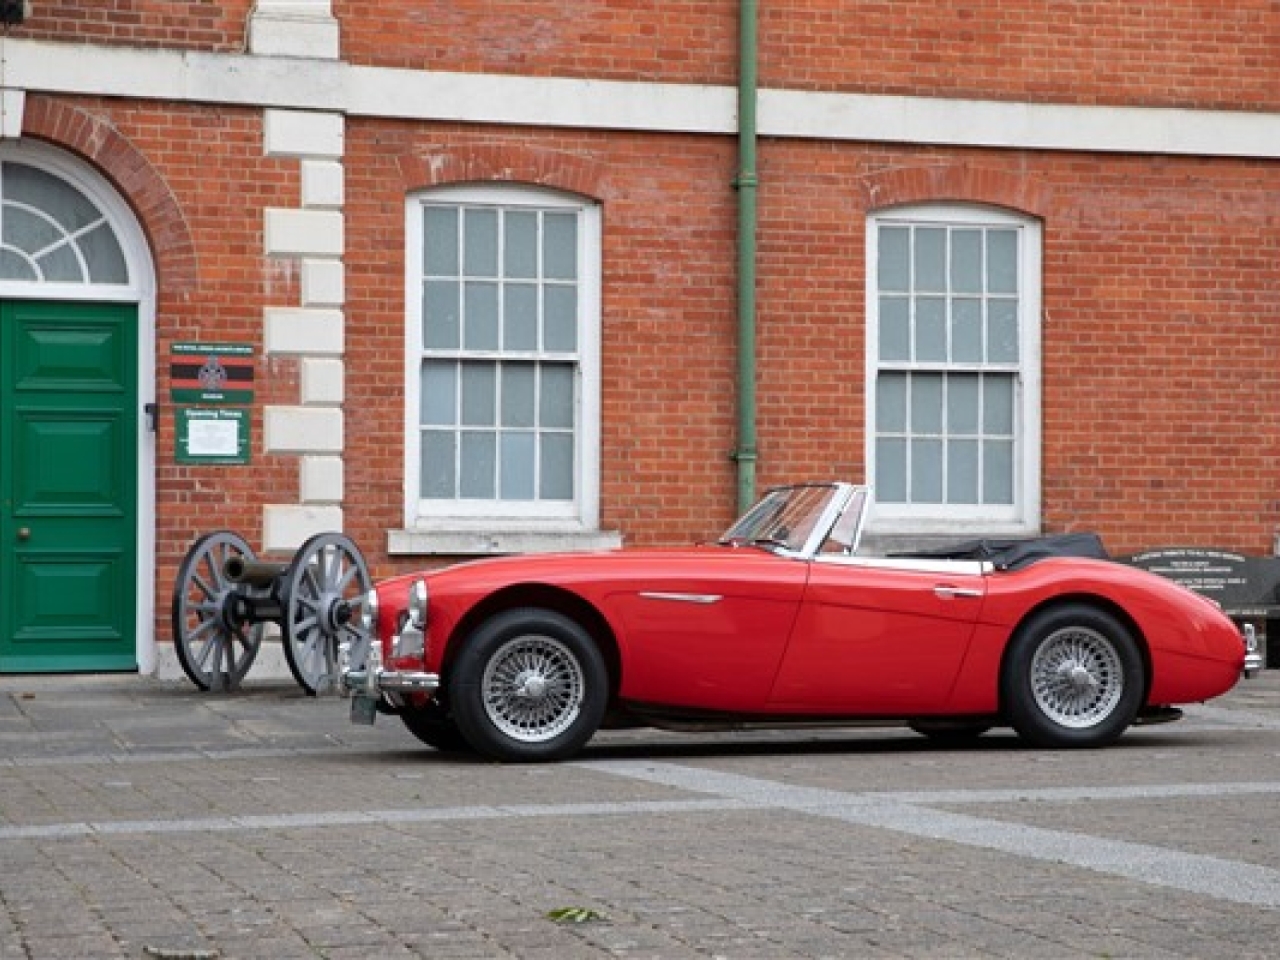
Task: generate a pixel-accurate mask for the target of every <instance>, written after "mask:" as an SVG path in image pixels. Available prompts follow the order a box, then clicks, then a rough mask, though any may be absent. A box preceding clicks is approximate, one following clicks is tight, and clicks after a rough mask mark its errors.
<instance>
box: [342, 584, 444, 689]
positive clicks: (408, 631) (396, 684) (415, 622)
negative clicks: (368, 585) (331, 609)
mask: <svg viewBox="0 0 1280 960" xmlns="http://www.w3.org/2000/svg"><path fill="white" fill-rule="evenodd" d="M407 614H408V615H407V616H406V617H404V618H403V623H402V624H401V626H400V631H399V632H398V633H397V634H396V635H395V636H394V637H392V641H391V650H392V653H393V654H394V655H395V656H397V657H405V656H413V657H421V656H422V655H423V653H424V652H425V650H426V623H427V588H426V584H425V583H424V582H423V581H421V580H416V581H414V583H413V586H412V587H411V588H410V591H409V609H408V611H407ZM377 624H378V596H377V591H376V590H370V591H369V593H368V594H367V595H366V596H365V600H364V604H363V606H362V608H361V613H360V627H361V630H360V636H359V638H358V639H356V640H352V641H346V642H344V643H342V644H340V645H339V647H338V667H339V672H338V676H339V684H338V687H339V689H340V690H341V692H342V693H343V694H344V695H346V694H355V695H356V696H357V697H368V698H370V699H374V700H376V699H380V698H381V696H382V694H384V693H390V694H403V693H433V692H435V691H436V690H438V689H439V688H440V675H439V674H435V673H427V672H425V671H417V670H388V669H386V668H385V667H384V666H383V665H382V643H381V642H380V641H379V640H378V629H377Z"/></svg>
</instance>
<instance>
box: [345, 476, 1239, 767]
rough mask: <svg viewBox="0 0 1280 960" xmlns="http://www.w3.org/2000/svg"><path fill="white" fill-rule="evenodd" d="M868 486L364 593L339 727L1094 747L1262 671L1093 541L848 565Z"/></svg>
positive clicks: (854, 560)
mask: <svg viewBox="0 0 1280 960" xmlns="http://www.w3.org/2000/svg"><path fill="white" fill-rule="evenodd" d="M870 501H871V494H870V491H869V489H868V488H866V487H861V486H854V485H851V484H845V483H822V484H803V485H798V486H789V487H783V488H778V489H774V490H771V491H769V492H768V493H767V494H766V495H765V496H764V497H763V499H762V500H761V501H760V503H758V504H757V505H756V506H755V507H753V508H752V509H751V510H750V511H749V512H748V513H747V514H746V515H745V516H743V517H742V519H740V520H739V521H738V522H737V523H735V524H734V525H733V526H732V527H731V528H730V529H729V530H728V532H727V533H726V534H725V535H724V537H723V538H722V539H721V540H719V541H718V542H717V543H714V544H707V545H703V546H698V547H694V548H691V549H678V550H617V551H610V552H597V553H576V554H556V555H537V556H520V557H507V558H501V559H493V560H481V561H476V562H472V563H464V564H460V565H458V566H454V567H449V568H446V569H443V570H437V571H433V572H429V573H421V574H413V575H408V576H402V577H396V578H394V579H391V580H387V581H385V582H382V583H380V584H378V585H377V586H376V588H375V589H374V590H373V591H371V592H370V594H369V595H368V596H367V597H366V598H365V599H364V601H363V603H362V604H361V613H360V616H361V621H362V625H363V629H362V630H360V631H356V633H355V636H356V639H355V640H353V641H349V642H347V643H344V645H343V649H342V651H341V658H342V680H341V685H342V687H343V689H344V690H345V691H346V692H349V693H350V694H352V696H353V701H352V704H351V710H352V719H353V720H356V721H357V722H364V723H372V722H373V720H374V717H375V714H376V713H378V712H381V713H388V714H394V715H397V716H399V717H400V719H401V720H402V721H403V722H404V724H405V725H406V726H407V727H408V728H409V730H410V731H412V732H413V733H414V734H415V735H416V736H417V737H418V738H419V739H421V740H422V741H424V742H425V743H427V744H430V745H431V746H434V747H437V748H439V749H443V750H474V751H477V752H479V753H481V754H484V755H487V756H489V757H493V758H497V759H499V760H508V761H539V760H558V759H562V758H565V757H568V756H570V755H572V754H573V753H575V752H576V751H577V750H579V749H580V748H581V747H582V746H583V745H584V744H585V743H586V742H587V741H588V740H589V739H590V738H591V736H592V735H593V734H594V733H595V732H596V730H598V729H601V728H607V727H621V726H637V725H647V726H654V727H659V728H672V729H691V728H693V729H699V730H707V729H717V728H721V729H731V728H734V727H737V726H744V725H761V724H768V725H773V726H781V725H785V724H788V723H792V724H801V723H802V724H806V725H812V724H814V723H831V724H840V725H854V724H857V725H889V724H895V725H908V726H910V727H911V728H913V729H915V730H917V731H919V732H920V733H922V734H925V735H928V736H932V737H938V738H949V739H956V738H965V737H972V736H977V735H979V734H981V733H982V732H984V731H986V730H988V729H990V728H992V727H995V726H1012V727H1013V728H1014V729H1015V730H1016V731H1017V732H1018V734H1019V735H1020V736H1021V737H1022V738H1023V739H1024V740H1025V741H1027V742H1029V743H1031V744H1034V745H1036V746H1041V747H1096V746H1101V745H1104V744H1107V743H1110V742H1112V741H1114V740H1115V739H1116V738H1117V737H1119V736H1120V735H1121V734H1122V733H1123V732H1124V731H1125V730H1126V729H1127V728H1128V727H1129V726H1130V725H1131V724H1134V723H1144V722H1148V723H1149V722H1158V721H1164V720H1172V719H1176V718H1177V717H1178V716H1180V712H1179V711H1178V710H1177V709H1176V705H1177V704H1183V703H1191V702H1199V701H1203V700H1206V699H1209V698H1210V697H1215V696H1218V695H1219V694H1222V693H1224V692H1226V691H1227V690H1230V689H1231V688H1232V687H1233V686H1234V685H1235V683H1236V682H1237V681H1238V680H1239V678H1240V676H1241V675H1242V674H1245V675H1252V674H1253V673H1255V672H1257V671H1258V670H1260V669H1261V668H1262V660H1263V658H1262V654H1260V653H1259V652H1258V650H1257V649H1256V644H1255V642H1254V638H1253V637H1252V635H1247V636H1246V635H1242V633H1241V631H1240V629H1238V628H1237V627H1236V626H1235V625H1234V624H1233V623H1232V621H1231V620H1230V619H1228V618H1227V617H1226V616H1225V615H1224V614H1223V613H1222V611H1221V610H1220V609H1219V608H1218V606H1217V605H1216V604H1215V603H1214V602H1213V601H1211V600H1208V599H1205V598H1203V597H1201V596H1198V595H1197V594H1195V593H1192V592H1191V591H1190V590H1187V589H1185V588H1183V587H1181V586H1179V585H1178V584H1175V583H1173V582H1172V581H1170V580H1166V579H1163V578H1161V577H1158V576H1155V575H1153V574H1149V573H1146V572H1144V571H1141V570H1137V569H1134V568H1132V567H1128V566H1124V565H1121V564H1118V563H1112V562H1110V561H1108V560H1106V559H1102V558H1103V557H1105V554H1104V553H1102V552H1101V545H1100V543H1099V542H1098V541H1097V538H1096V537H1091V536H1089V535H1084V536H1066V537H1058V538H1052V537H1051V538H1041V539H1036V540H1028V541H1016V542H1006V543H995V544H993V543H984V542H979V543H976V544H970V545H968V546H965V547H960V548H957V549H955V550H950V551H939V552H934V553H931V554H928V555H917V556H889V557H881V556H863V555H861V554H860V553H859V552H858V541H859V535H860V532H861V530H862V526H863V521H864V519H865V517H866V514H867V511H868V509H869V507H870Z"/></svg>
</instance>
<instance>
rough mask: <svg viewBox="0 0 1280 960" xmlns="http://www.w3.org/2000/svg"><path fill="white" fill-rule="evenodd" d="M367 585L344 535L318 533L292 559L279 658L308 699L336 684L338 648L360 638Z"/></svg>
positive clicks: (356, 555) (286, 580) (361, 561)
mask: <svg viewBox="0 0 1280 960" xmlns="http://www.w3.org/2000/svg"><path fill="white" fill-rule="evenodd" d="M372 585H373V584H372V581H371V580H370V579H369V568H368V567H367V566H366V565H365V561H364V556H363V555H362V554H361V553H360V550H359V548H358V547H356V545H355V543H354V542H352V540H351V539H350V538H349V537H346V536H344V535H343V534H340V533H321V534H317V535H316V536H314V537H312V538H311V539H310V540H308V541H307V542H306V543H304V544H303V545H302V546H301V547H300V548H299V549H298V552H297V553H296V554H295V555H294V558H293V562H292V563H291V564H289V568H288V569H287V570H286V571H285V573H284V584H283V588H282V590H283V592H282V594H281V603H282V605H283V606H284V624H283V631H284V637H283V639H284V655H285V659H286V660H287V661H288V662H289V670H290V671H291V672H292V673H293V677H294V679H295V680H297V681H298V684H299V685H300V686H301V687H302V688H303V689H304V690H306V692H307V693H308V694H311V695H313V696H314V695H315V694H317V693H321V692H323V691H327V690H330V689H333V688H334V687H335V685H336V684H337V680H338V677H337V663H338V645H339V644H340V643H342V642H343V641H344V640H351V641H355V640H358V639H359V638H360V626H359V623H360V609H361V606H362V605H363V603H364V597H365V594H366V593H368V592H369V589H370V587H372Z"/></svg>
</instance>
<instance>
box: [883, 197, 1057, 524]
mask: <svg viewBox="0 0 1280 960" xmlns="http://www.w3.org/2000/svg"><path fill="white" fill-rule="evenodd" d="M886 225H889V226H896V225H901V226H933V225H939V226H948V227H954V226H979V227H1003V228H1012V229H1014V230H1016V231H1017V235H1018V268H1019V276H1018V290H1019V304H1018V336H1019V359H1018V365H1017V373H1016V375H1015V376H1016V379H1015V384H1014V454H1013V456H1014V477H1013V484H1014V496H1013V501H1014V502H1013V504H1012V505H1004V506H1002V505H993V504H975V505H957V504H910V503H907V504H903V503H886V502H884V501H882V500H879V499H877V500H876V507H875V510H874V511H873V514H872V517H871V522H870V523H869V529H870V530H871V531H873V532H874V533H875V534H877V535H880V536H885V535H889V536H897V535H923V536H929V535H934V534H938V535H950V534H960V535H965V534H995V535H1015V536H1017V535H1031V534H1035V533H1038V532H1039V530H1040V522H1041V521H1040V507H1041V488H1040V462H1041V426H1040V423H1041V339H1040V337H1041V333H1040V325H1041V319H1040V317H1041V307H1040V304H1041V283H1042V252H1041V251H1042V229H1041V225H1040V222H1039V221H1038V220H1036V219H1035V218H1032V217H1026V216H1019V215H1016V214H1013V213H1010V212H1009V211H1005V210H1001V209H998V208H994V207H987V206H981V205H976V204H915V205H910V206H903V207H894V208H890V209H886V210H883V211H879V212H876V213H873V214H871V215H870V216H868V217H867V233H866V251H867V255H866V284H865V288H866V318H867V320H866V393H865V400H866V426H865V431H864V435H865V462H866V465H867V479H868V482H872V481H873V479H874V477H875V476H876V382H877V377H878V376H879V373H880V369H881V364H880V361H879V356H880V340H879V338H880V330H879V296H880V291H879V278H878V264H879V253H880V250H879V232H880V228H881V227H882V226H886ZM885 366H886V367H887V368H888V369H893V370H897V369H902V368H903V365H901V364H886V365H885ZM916 369H920V370H924V371H938V372H950V371H956V372H964V371H967V370H975V371H979V370H981V369H982V368H981V367H980V366H972V367H971V366H968V365H964V364H956V363H946V364H928V365H925V364H921V365H917V366H916Z"/></svg>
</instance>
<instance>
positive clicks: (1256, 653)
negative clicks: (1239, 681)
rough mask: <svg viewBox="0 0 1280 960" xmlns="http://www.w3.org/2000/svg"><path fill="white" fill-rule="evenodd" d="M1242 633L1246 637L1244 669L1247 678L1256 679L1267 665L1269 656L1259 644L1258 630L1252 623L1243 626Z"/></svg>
mask: <svg viewBox="0 0 1280 960" xmlns="http://www.w3.org/2000/svg"><path fill="white" fill-rule="evenodd" d="M1240 633H1241V635H1242V636H1243V637H1244V669H1243V671H1242V672H1243V673H1244V675H1245V676H1246V677H1256V676H1257V675H1258V674H1260V673H1262V668H1263V667H1265V666H1266V665H1267V654H1266V651H1265V650H1263V649H1262V646H1261V644H1259V643H1258V630H1257V628H1256V627H1255V626H1254V625H1253V624H1252V623H1246V624H1243V625H1242V626H1241V627H1240Z"/></svg>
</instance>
